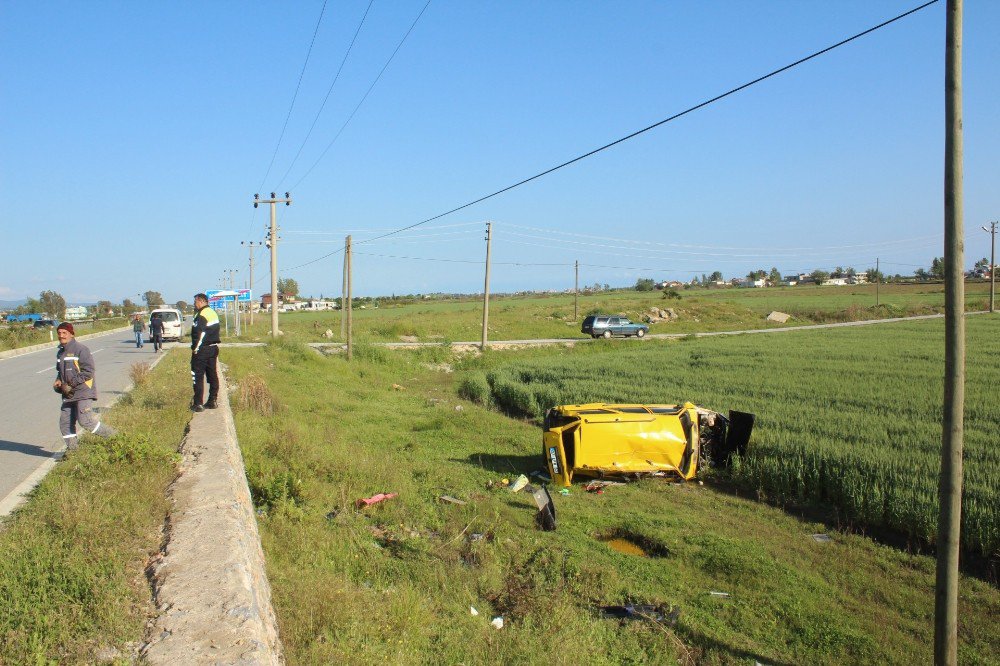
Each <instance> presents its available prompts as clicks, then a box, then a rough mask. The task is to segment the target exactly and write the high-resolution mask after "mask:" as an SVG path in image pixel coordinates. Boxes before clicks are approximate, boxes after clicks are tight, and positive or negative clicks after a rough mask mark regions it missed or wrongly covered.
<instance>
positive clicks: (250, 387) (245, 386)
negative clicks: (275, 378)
mask: <svg viewBox="0 0 1000 666" xmlns="http://www.w3.org/2000/svg"><path fill="white" fill-rule="evenodd" d="M277 405H278V402H277V400H276V399H275V397H274V394H273V393H271V389H269V388H268V387H267V382H265V381H264V378H263V377H261V376H260V375H259V374H256V373H250V374H247V375H244V376H243V377H242V378H241V379H240V383H239V391H238V392H237V398H236V407H237V409H242V410H249V411H252V412H256V413H257V414H260V415H262V416H273V415H274V413H275V411H276V410H277Z"/></svg>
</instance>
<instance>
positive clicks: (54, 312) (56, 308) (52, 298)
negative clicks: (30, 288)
mask: <svg viewBox="0 0 1000 666" xmlns="http://www.w3.org/2000/svg"><path fill="white" fill-rule="evenodd" d="M38 300H39V302H41V304H42V310H44V311H45V313H46V314H47V315H49V316H50V317H52V318H53V319H65V318H66V299H65V298H63V297H62V296H61V295H60V294H59V293H57V292H54V291H43V292H42V293H40V294H39V295H38Z"/></svg>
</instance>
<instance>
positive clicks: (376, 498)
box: [354, 493, 398, 509]
mask: <svg viewBox="0 0 1000 666" xmlns="http://www.w3.org/2000/svg"><path fill="white" fill-rule="evenodd" d="M396 495H398V493H379V494H378V495H372V496H371V497H362V498H360V499H358V501H356V502H355V503H354V505H355V506H356V507H358V508H359V509H363V508H364V507H366V506H371V505H372V504H378V503H379V502H384V501H385V500H387V499H392V498H393V497H396Z"/></svg>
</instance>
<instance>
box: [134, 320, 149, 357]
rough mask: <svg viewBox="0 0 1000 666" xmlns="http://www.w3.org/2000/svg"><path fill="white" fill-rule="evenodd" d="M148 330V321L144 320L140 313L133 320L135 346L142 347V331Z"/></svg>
mask: <svg viewBox="0 0 1000 666" xmlns="http://www.w3.org/2000/svg"><path fill="white" fill-rule="evenodd" d="M145 330H146V322H144V321H143V320H142V317H141V316H139V315H136V316H135V319H133V320H132V332H133V333H135V346H136V348H137V349H142V332H143V331H145Z"/></svg>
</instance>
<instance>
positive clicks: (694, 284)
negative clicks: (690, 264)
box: [691, 275, 701, 286]
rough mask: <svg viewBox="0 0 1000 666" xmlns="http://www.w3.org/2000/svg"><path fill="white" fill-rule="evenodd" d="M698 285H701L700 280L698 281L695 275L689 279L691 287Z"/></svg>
mask: <svg viewBox="0 0 1000 666" xmlns="http://www.w3.org/2000/svg"><path fill="white" fill-rule="evenodd" d="M700 284H701V280H699V279H698V276H697V275H695V276H694V277H693V278H691V286H696V285H700Z"/></svg>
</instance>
